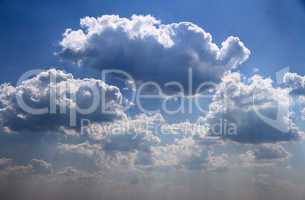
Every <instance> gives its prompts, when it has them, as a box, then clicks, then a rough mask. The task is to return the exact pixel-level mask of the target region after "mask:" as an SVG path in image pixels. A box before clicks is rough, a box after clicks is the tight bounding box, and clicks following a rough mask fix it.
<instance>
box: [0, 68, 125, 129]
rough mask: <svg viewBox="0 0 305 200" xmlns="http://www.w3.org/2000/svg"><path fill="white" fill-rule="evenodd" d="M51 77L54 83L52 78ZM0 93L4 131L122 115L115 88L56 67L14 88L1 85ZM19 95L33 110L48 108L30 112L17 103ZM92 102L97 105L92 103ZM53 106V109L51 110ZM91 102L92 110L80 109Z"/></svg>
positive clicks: (77, 122)
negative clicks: (76, 77)
mask: <svg viewBox="0 0 305 200" xmlns="http://www.w3.org/2000/svg"><path fill="white" fill-rule="evenodd" d="M52 77H55V80H56V82H52V81H51V79H52ZM0 94H1V95H0V124H1V126H2V127H4V128H5V129H7V130H10V129H13V130H14V129H15V130H19V129H31V130H35V129H38V130H41V129H49V128H51V127H58V126H60V125H66V126H69V125H73V124H71V123H70V122H71V120H75V122H76V125H79V122H80V120H81V119H82V118H85V119H89V120H92V121H95V120H96V121H111V120H113V119H116V118H121V117H122V116H124V113H123V111H122V106H121V101H122V95H121V93H120V90H119V89H118V88H117V87H115V86H111V85H107V84H106V83H104V82H103V81H101V80H96V79H75V78H74V77H73V76H72V75H71V74H67V73H64V72H63V71H60V70H55V69H50V70H47V71H43V72H41V73H39V74H37V75H36V76H34V77H33V78H30V79H27V80H25V81H23V82H21V84H19V85H17V86H16V87H14V86H11V85H8V84H3V85H1V87H0ZM53 94H54V96H52V95H53ZM103 95H104V96H103ZM53 97H54V98H53ZM18 98H19V99H22V100H23V101H24V102H25V104H26V105H28V106H30V107H31V108H33V109H41V108H44V109H45V108H46V109H47V110H46V111H44V112H43V113H40V114H39V113H35V112H36V110H35V112H32V111H30V110H28V109H27V108H26V107H25V106H23V105H22V104H21V103H20V102H18ZM94 101H95V102H96V104H94V103H92V102H94ZM52 105H54V108H55V109H54V112H53V113H52V111H51V106H52ZM91 105H94V106H95V107H92V108H95V109H92V112H90V113H88V114H87V113H84V112H83V111H82V112H80V109H87V108H90V106H91ZM102 106H104V108H105V110H104V111H102ZM88 110H89V109H88ZM105 111H108V112H110V114H108V113H105ZM74 114H75V115H74Z"/></svg>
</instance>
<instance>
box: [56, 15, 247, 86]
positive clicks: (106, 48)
mask: <svg viewBox="0 0 305 200" xmlns="http://www.w3.org/2000/svg"><path fill="white" fill-rule="evenodd" d="M80 24H81V29H79V30H71V29H67V30H66V32H65V33H64V34H63V39H62V40H61V42H60V46H61V47H62V49H61V51H60V52H58V55H59V56H60V57H61V58H62V59H64V60H69V61H72V62H74V63H77V64H79V65H81V66H85V67H87V66H89V67H93V68H97V69H109V68H110V69H120V70H124V71H126V72H128V73H130V74H131V75H132V76H133V77H134V78H135V79H136V80H144V81H156V82H158V83H161V84H164V83H166V82H169V81H178V82H179V83H182V84H183V85H186V84H187V83H188V82H187V78H188V76H187V73H188V68H189V67H190V68H192V70H193V83H194V84H195V85H196V84H200V83H202V82H203V81H217V82H218V81H219V80H220V79H221V77H222V75H223V73H224V72H225V71H228V70H231V69H234V68H236V67H238V66H239V65H240V64H242V63H243V62H245V61H246V60H247V59H248V57H249V55H250V50H249V49H247V48H246V47H245V45H244V44H243V42H241V41H240V39H239V38H238V37H233V36H230V37H228V38H227V39H226V40H225V41H224V42H222V44H221V47H218V46H217V45H216V44H215V43H213V41H212V36H211V34H210V33H208V32H206V31H205V30H203V29H202V28H201V27H199V26H197V25H195V24H193V23H191V22H179V23H172V24H162V23H161V22H160V21H159V20H157V19H156V18H154V17H153V16H150V15H147V16H142V15H133V16H132V17H131V18H121V17H119V16H117V15H103V16H101V17H98V18H94V17H85V18H83V19H81V22H80Z"/></svg>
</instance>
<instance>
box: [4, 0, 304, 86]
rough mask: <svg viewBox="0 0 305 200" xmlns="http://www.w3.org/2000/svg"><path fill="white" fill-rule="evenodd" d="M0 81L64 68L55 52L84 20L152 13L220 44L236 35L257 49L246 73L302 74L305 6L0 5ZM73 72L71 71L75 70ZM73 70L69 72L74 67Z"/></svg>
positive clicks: (220, 1)
mask: <svg viewBox="0 0 305 200" xmlns="http://www.w3.org/2000/svg"><path fill="white" fill-rule="evenodd" d="M0 5H1V6H0V9H1V10H0V11H1V12H0V13H1V19H0V25H1V27H2V28H1V30H0V38H1V39H0V41H1V47H0V55H1V63H0V65H1V69H2V70H3V71H2V72H3V73H2V74H1V80H3V81H9V82H10V81H12V80H16V78H17V77H19V76H20V75H21V74H22V71H25V70H27V69H31V68H41V66H45V67H48V66H58V65H60V66H64V67H66V68H68V69H69V66H68V64H67V63H64V64H62V63H60V62H59V60H58V58H56V57H54V55H53V53H54V52H55V51H56V50H57V49H58V42H59V41H60V39H61V34H62V33H63V30H65V29H66V28H68V27H70V28H74V27H78V25H79V19H80V18H82V17H85V16H101V15H104V14H118V15H120V16H122V17H129V16H131V15H132V14H144V15H145V14H151V15H153V16H155V17H156V18H158V19H160V20H161V21H162V22H163V23H173V22H179V21H191V22H194V23H195V24H198V25H199V26H201V27H202V28H204V29H205V30H206V31H207V32H210V33H211V34H212V35H213V39H214V41H215V42H216V43H217V44H220V43H221V41H223V40H224V39H225V38H226V37H228V36H229V35H237V36H239V37H240V38H241V39H242V41H244V42H245V44H247V46H248V47H249V48H250V49H251V50H252V51H253V54H252V55H251V58H250V59H249V61H248V62H247V63H245V66H246V67H244V70H245V71H247V72H249V73H251V72H252V70H253V68H258V69H260V70H261V71H262V73H264V74H265V75H267V76H268V75H273V74H274V72H275V71H276V70H277V69H280V68H283V67H288V66H289V67H291V69H293V71H296V72H304V70H303V66H304V64H305V60H304V56H303V52H304V51H305V46H304V44H305V39H304V37H303V36H304V34H305V28H304V27H305V12H304V9H305V6H304V2H302V0H292V1H285V0H279V1H278V0H269V1H264V0H258V1H243V0H234V1H225V0H216V1H214V0H205V1H204V2H202V1H199V0H198V1H197V0H194V1H175V2H174V3H171V2H164V1H153V2H147V1H132V2H126V1H117V0H111V1H97V0H89V1H69V0H67V1H57V0H55V1H39V0H29V1H18V0H1V1H0ZM72 69H73V68H72ZM70 70H71V69H70Z"/></svg>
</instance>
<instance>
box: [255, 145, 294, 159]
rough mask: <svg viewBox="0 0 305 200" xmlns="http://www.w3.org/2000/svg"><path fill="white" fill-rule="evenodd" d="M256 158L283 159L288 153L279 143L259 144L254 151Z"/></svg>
mask: <svg viewBox="0 0 305 200" xmlns="http://www.w3.org/2000/svg"><path fill="white" fill-rule="evenodd" d="M254 155H255V158H256V159H257V160H283V159H284V160H285V159H287V158H288V157H289V153H288V152H287V151H286V150H285V149H284V147H283V146H282V145H280V144H261V145H258V146H257V147H256V149H255V151H254Z"/></svg>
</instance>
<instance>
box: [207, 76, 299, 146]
mask: <svg viewBox="0 0 305 200" xmlns="http://www.w3.org/2000/svg"><path fill="white" fill-rule="evenodd" d="M244 79H245V78H244ZM290 103H291V102H290V99H289V90H288V89H287V88H276V87H273V85H272V80H271V79H269V78H266V79H264V78H263V77H261V76H259V75H254V76H252V77H251V78H248V79H246V80H243V77H242V76H241V75H240V74H239V73H237V72H236V73H228V74H227V75H226V76H224V78H223V79H222V82H221V83H220V84H219V86H218V88H217V92H216V93H215V95H214V97H213V101H212V103H211V104H210V106H209V107H210V108H209V113H208V114H207V116H206V118H205V121H206V123H207V126H209V130H210V134H212V135H213V134H215V133H216V134H220V135H223V136H225V137H228V138H231V139H234V140H237V141H240V142H250V143H256V142H264V141H265V142H272V141H281V140H291V139H297V138H298V136H299V133H300V131H299V129H298V128H297V127H296V125H295V124H294V123H293V121H292V119H291V117H290V111H289V109H288V108H289V106H290ZM215 124H216V125H218V126H216V127H217V129H215ZM219 124H220V126H219Z"/></svg>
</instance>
